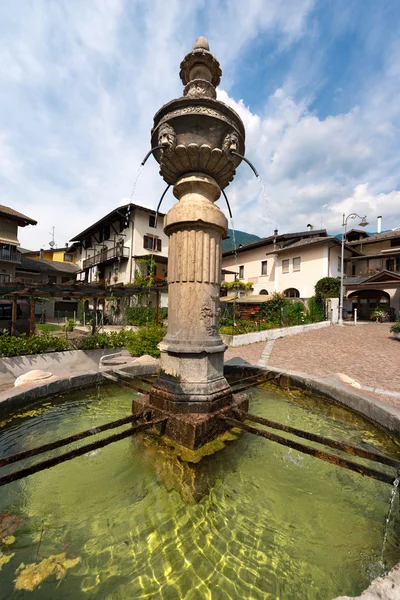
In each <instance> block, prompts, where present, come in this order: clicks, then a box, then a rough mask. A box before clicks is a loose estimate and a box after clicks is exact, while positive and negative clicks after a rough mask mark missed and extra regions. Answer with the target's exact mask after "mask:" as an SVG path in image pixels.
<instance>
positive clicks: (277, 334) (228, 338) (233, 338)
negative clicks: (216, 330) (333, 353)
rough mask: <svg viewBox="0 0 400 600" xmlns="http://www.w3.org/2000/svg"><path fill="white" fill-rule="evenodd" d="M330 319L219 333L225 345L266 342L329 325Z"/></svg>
mask: <svg viewBox="0 0 400 600" xmlns="http://www.w3.org/2000/svg"><path fill="white" fill-rule="evenodd" d="M330 325H331V322H330V321H320V322H319V323H309V324H307V325H294V326H293V327H279V328H277V329H266V330H264V331H253V332H251V333H242V334H240V335H221V338H222V341H223V342H224V344H226V345H227V346H246V345H247V344H255V343H256V342H268V341H270V340H276V339H277V338H281V337H286V336H288V335H296V334H297V333H305V332H306V331H313V330H314V329H322V328H324V327H329V326H330Z"/></svg>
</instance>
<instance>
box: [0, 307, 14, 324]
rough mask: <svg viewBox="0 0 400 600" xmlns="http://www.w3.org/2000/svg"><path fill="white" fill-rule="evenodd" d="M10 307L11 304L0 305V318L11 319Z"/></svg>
mask: <svg viewBox="0 0 400 600" xmlns="http://www.w3.org/2000/svg"><path fill="white" fill-rule="evenodd" d="M11 314H12V308H11V304H2V305H0V319H2V320H3V319H4V320H6V319H7V320H8V319H11Z"/></svg>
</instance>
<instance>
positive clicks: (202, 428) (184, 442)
mask: <svg viewBox="0 0 400 600" xmlns="http://www.w3.org/2000/svg"><path fill="white" fill-rule="evenodd" d="M208 404H211V403H210V402H209V403H208ZM248 406H249V401H248V399H247V398H246V397H245V396H240V395H234V394H232V395H231V400H230V401H229V402H227V400H226V397H225V402H224V407H223V409H221V408H219V409H218V410H214V411H213V412H208V413H202V414H195V413H193V412H190V413H187V414H184V413H179V414H177V413H172V412H169V411H168V410H163V409H160V408H159V407H158V406H154V405H153V404H152V402H151V398H150V397H149V396H142V397H140V398H135V399H134V400H133V402H132V412H133V414H135V413H139V412H142V411H144V410H148V411H151V413H152V418H156V419H158V418H162V417H167V418H168V421H167V423H166V425H165V426H164V425H162V426H160V429H159V433H162V434H163V435H165V436H166V437H168V438H169V439H171V440H173V441H174V442H177V443H178V444H180V445H181V446H185V448H190V449H191V450H195V449H196V448H200V446H203V445H204V444H206V443H207V442H211V441H212V440H213V439H215V438H216V437H217V436H219V435H221V434H222V433H224V432H225V431H227V430H229V429H231V426H230V425H227V424H226V423H225V422H224V421H223V420H222V419H219V418H218V416H220V415H221V414H223V415H226V416H231V417H235V415H234V414H233V410H234V409H235V408H239V409H240V410H244V411H246V412H247V410H248Z"/></svg>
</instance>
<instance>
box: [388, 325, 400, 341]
mask: <svg viewBox="0 0 400 600" xmlns="http://www.w3.org/2000/svg"><path fill="white" fill-rule="evenodd" d="M390 332H391V333H393V337H394V338H396V339H397V340H400V321H396V323H393V325H392V326H391V328H390Z"/></svg>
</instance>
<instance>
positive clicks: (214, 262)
mask: <svg viewBox="0 0 400 600" xmlns="http://www.w3.org/2000/svg"><path fill="white" fill-rule="evenodd" d="M220 193H221V192H220V188H219V186H218V184H217V183H216V181H215V180H214V179H213V178H212V177H210V176H209V175H206V174H204V173H190V174H188V175H185V176H183V177H181V178H180V179H178V181H177V182H176V184H175V186H174V195H175V196H176V198H178V200H179V202H178V203H177V204H175V205H174V206H173V207H172V208H171V210H170V211H169V212H168V214H167V216H166V219H165V226H164V231H165V233H166V234H167V235H168V236H169V249H168V306H169V310H168V332H167V335H166V337H165V338H164V340H163V342H162V343H161V344H160V349H161V373H160V376H159V378H158V379H157V381H156V383H155V385H154V386H153V388H152V390H151V392H150V396H151V402H152V404H154V405H155V406H158V407H159V408H164V409H168V410H171V411H173V412H211V411H213V410H215V409H216V408H218V407H219V406H222V405H223V404H224V403H226V401H227V398H228V397H230V396H231V391H230V388H229V385H228V383H227V381H226V379H225V378H224V376H223V361H224V351H225V348H226V346H225V344H224V343H223V342H222V340H221V337H220V335H219V333H218V324H219V315H220V308H219V294H220V283H221V257H222V248H221V245H222V238H223V237H225V236H226V234H227V230H228V223H227V219H226V217H225V215H224V214H223V213H222V211H221V210H220V209H219V208H218V207H217V206H216V205H215V204H214V202H215V201H216V200H217V199H218V198H219V196H220Z"/></svg>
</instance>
